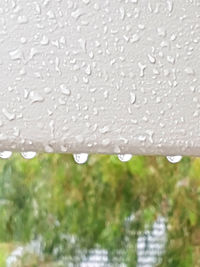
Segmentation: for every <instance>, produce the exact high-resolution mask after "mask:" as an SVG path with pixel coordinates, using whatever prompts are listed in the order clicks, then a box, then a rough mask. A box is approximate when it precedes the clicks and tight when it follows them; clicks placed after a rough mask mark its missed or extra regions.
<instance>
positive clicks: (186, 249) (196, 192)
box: [0, 154, 200, 267]
mask: <svg viewBox="0 0 200 267" xmlns="http://www.w3.org/2000/svg"><path fill="white" fill-rule="evenodd" d="M4 266H6V267H13V266H14V267H15V266H17V267H18V266H19V267H21V266H23V267H24V266H27V267H31V266H42V267H43V266H50V267H52V266H55V267H57V266H67V267H68V266H81V267H86V266H89V267H90V266H91V267H93V266H96V267H100V266H124V267H125V266H131V267H132V266H133V267H134V266H137V267H140V266H142V267H143V266H146V267H154V266H159V267H160V266H169V267H175V266H180V267H182V266H183V267H184V266H186V267H188V266H200V159H199V158H188V157H184V158H183V160H182V161H181V162H180V163H178V164H170V163H169V162H168V161H167V160H166V158H165V157H141V156H135V157H133V158H132V159H131V160H130V161H129V162H127V163H123V162H120V161H119V160H118V158H117V156H108V155H91V156H90V157H89V160H88V162H87V163H86V164H85V165H78V164H76V163H75V162H74V160H73V156H72V155H58V154H52V155H48V154H40V155H37V156H36V157H35V158H34V159H32V160H25V159H23V158H22V157H21V156H20V155H18V154H14V155H13V156H12V157H11V158H10V159H7V160H3V159H2V160H1V161H0V267H4Z"/></svg>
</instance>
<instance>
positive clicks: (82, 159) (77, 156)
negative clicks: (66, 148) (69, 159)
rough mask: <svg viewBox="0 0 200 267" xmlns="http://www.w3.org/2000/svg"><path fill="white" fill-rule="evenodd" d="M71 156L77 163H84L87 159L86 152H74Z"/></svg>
mask: <svg viewBox="0 0 200 267" xmlns="http://www.w3.org/2000/svg"><path fill="white" fill-rule="evenodd" d="M73 157H74V160H75V162H76V163H78V164H84V163H86V162H87V160H88V154H86V153H81V154H74V155H73Z"/></svg>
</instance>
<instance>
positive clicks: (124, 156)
mask: <svg viewBox="0 0 200 267" xmlns="http://www.w3.org/2000/svg"><path fill="white" fill-rule="evenodd" d="M131 158H132V155H131V154H120V155H118V159H119V160H120V161H122V162H127V161H129V160H131Z"/></svg>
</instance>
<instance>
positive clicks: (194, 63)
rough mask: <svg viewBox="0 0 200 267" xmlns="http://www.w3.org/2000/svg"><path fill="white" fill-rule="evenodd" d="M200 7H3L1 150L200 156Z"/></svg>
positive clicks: (49, 0)
mask: <svg viewBox="0 0 200 267" xmlns="http://www.w3.org/2000/svg"><path fill="white" fill-rule="evenodd" d="M199 66H200V2H199V1H198V0H35V1H33V0H1V1H0V126H1V127H0V150H13V151H14V150H16V151H19V150H20V151H23V150H27V151H29V150H30V151H46V152H69V153H71V152H76V153H78V152H88V153H130V154H165V155H168V154H169V155H173V154H181V155H186V154H187V155H200V118H199V114H200V97H199V93H200V82H199V81H200V67H199Z"/></svg>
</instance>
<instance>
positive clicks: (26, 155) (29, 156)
mask: <svg viewBox="0 0 200 267" xmlns="http://www.w3.org/2000/svg"><path fill="white" fill-rule="evenodd" d="M21 155H22V157H23V158H25V159H33V158H34V157H35V156H36V152H33V151H30V152H22V153H21Z"/></svg>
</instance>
